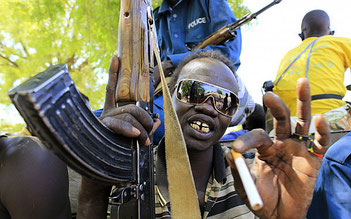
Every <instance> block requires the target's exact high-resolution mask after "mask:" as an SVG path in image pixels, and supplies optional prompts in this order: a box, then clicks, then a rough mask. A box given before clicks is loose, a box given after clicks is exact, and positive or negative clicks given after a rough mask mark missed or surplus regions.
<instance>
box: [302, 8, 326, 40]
mask: <svg viewBox="0 0 351 219" xmlns="http://www.w3.org/2000/svg"><path fill="white" fill-rule="evenodd" d="M329 26H330V20H329V16H328V14H327V13H326V12H325V11H323V10H313V11H310V12H308V13H307V14H306V15H305V16H304V18H303V19H302V23H301V31H302V33H303V35H304V38H308V37H319V36H324V35H329V34H331V32H330V28H329Z"/></svg>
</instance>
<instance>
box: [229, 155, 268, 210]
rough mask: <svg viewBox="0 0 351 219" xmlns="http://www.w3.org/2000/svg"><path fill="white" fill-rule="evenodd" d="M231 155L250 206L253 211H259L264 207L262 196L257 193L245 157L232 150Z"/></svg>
mask: <svg viewBox="0 0 351 219" xmlns="http://www.w3.org/2000/svg"><path fill="white" fill-rule="evenodd" d="M231 153H232V155H233V158H234V162H235V164H236V168H237V170H238V172H239V175H240V178H241V182H242V183H243V185H244V189H245V192H246V195H247V198H248V199H249V202H250V206H251V208H252V209H253V210H255V211H257V210H260V209H261V208H262V207H263V202H262V199H261V197H260V194H259V193H258V191H257V188H256V185H255V183H254V181H253V179H252V176H251V174H250V171H249V169H248V168H247V165H246V163H245V160H244V158H243V156H242V155H241V154H240V153H237V152H235V151H234V150H231Z"/></svg>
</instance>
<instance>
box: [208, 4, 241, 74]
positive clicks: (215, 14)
mask: <svg viewBox="0 0 351 219" xmlns="http://www.w3.org/2000/svg"><path fill="white" fill-rule="evenodd" d="M209 16H210V18H211V22H210V27H209V28H210V30H211V31H212V32H215V31H217V30H219V29H220V28H221V27H223V26H225V25H227V24H231V23H234V22H235V21H237V19H236V18H235V16H234V14H233V12H232V11H231V9H230V7H229V4H228V2H227V0H209ZM241 45H242V38H241V30H240V28H239V29H237V30H236V38H235V39H234V40H230V41H227V42H226V43H225V44H224V45H210V46H207V47H205V48H204V49H205V50H210V49H211V50H220V51H221V52H222V53H223V54H224V55H226V56H227V57H229V59H230V60H231V61H232V62H233V63H234V65H235V67H236V69H238V68H239V66H240V59H239V57H240V54H241Z"/></svg>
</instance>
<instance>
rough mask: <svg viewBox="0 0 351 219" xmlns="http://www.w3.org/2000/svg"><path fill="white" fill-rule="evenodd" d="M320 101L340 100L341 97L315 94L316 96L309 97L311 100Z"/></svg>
mask: <svg viewBox="0 0 351 219" xmlns="http://www.w3.org/2000/svg"><path fill="white" fill-rule="evenodd" d="M321 99H337V100H342V96H341V95H338V94H317V95H313V96H311V100H321Z"/></svg>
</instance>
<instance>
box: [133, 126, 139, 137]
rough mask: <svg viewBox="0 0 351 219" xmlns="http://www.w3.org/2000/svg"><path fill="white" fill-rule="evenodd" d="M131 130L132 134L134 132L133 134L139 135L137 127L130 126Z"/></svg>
mask: <svg viewBox="0 0 351 219" xmlns="http://www.w3.org/2000/svg"><path fill="white" fill-rule="evenodd" d="M132 131H133V132H134V134H135V135H137V136H139V135H140V131H139V129H137V128H135V127H133V128H132Z"/></svg>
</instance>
